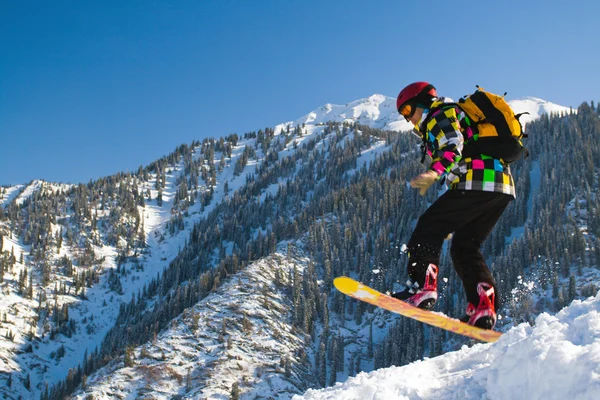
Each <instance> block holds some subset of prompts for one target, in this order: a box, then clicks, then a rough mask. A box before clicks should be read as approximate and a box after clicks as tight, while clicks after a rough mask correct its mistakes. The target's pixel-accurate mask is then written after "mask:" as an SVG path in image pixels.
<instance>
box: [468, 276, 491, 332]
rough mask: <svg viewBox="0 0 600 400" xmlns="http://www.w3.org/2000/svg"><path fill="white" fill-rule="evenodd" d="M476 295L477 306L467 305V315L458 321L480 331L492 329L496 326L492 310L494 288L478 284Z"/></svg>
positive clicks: (485, 284)
mask: <svg viewBox="0 0 600 400" xmlns="http://www.w3.org/2000/svg"><path fill="white" fill-rule="evenodd" d="M477 294H478V295H479V305H478V306H477V307H476V306H474V305H473V304H471V303H469V304H468V305H467V315H466V316H464V317H462V318H461V319H460V320H461V321H463V322H466V323H468V324H469V325H473V326H476V327H478V328H482V329H494V326H495V325H496V310H495V309H494V297H495V296H496V294H495V293H494V287H493V286H492V285H490V284H489V283H485V282H480V283H478V284H477Z"/></svg>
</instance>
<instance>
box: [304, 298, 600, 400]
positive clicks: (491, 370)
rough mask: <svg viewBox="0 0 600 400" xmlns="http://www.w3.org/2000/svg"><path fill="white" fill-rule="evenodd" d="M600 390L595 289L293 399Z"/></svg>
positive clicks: (547, 398)
mask: <svg viewBox="0 0 600 400" xmlns="http://www.w3.org/2000/svg"><path fill="white" fill-rule="evenodd" d="M598 398H600V294H599V295H597V296H596V297H595V298H588V299H587V300H585V301H580V300H575V301H574V302H573V303H572V304H571V305H570V306H569V307H566V308H564V309H563V310H562V311H560V312H559V313H558V314H556V315H555V316H553V315H549V314H542V315H540V316H539V317H537V319H536V321H535V325H534V326H533V327H531V326H529V325H528V324H521V325H519V326H517V327H515V328H512V329H511V330H510V331H508V332H507V333H505V334H504V335H503V336H502V337H501V338H500V340H499V341H498V342H496V343H494V344H479V345H476V346H473V347H471V348H468V347H466V346H465V347H464V348H463V349H462V350H460V351H456V352H451V353H447V354H444V355H442V356H439V357H436V358H432V359H425V360H423V361H417V362H415V363H412V364H409V365H405V366H403V367H391V368H386V369H381V370H378V371H374V372H372V373H361V374H359V375H357V376H356V377H354V378H350V379H348V380H347V381H346V382H344V383H338V384H336V385H335V386H334V387H330V388H327V389H323V390H309V391H308V392H306V393H305V394H304V395H303V396H295V397H294V399H295V400H300V399H307V400H309V399H310V400H317V399H321V400H325V399H331V400H363V399H371V400H392V399H399V400H400V399H406V400H408V399H410V400H437V399H440V400H441V399H444V400H451V399H456V400H479V399H494V400H513V399H528V400H535V399H539V400H563V399H573V400H596V399H598Z"/></svg>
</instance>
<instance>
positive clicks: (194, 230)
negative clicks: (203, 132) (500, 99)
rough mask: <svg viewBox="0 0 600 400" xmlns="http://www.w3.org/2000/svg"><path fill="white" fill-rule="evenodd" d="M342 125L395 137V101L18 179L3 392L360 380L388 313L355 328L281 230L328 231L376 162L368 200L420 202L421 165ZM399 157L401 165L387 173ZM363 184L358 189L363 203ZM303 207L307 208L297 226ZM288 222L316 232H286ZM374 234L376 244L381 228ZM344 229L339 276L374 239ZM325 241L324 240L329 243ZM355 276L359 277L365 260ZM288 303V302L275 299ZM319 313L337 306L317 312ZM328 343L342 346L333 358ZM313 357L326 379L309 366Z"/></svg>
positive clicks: (4, 322)
mask: <svg viewBox="0 0 600 400" xmlns="http://www.w3.org/2000/svg"><path fill="white" fill-rule="evenodd" d="M516 104H518V106H517V105H515V106H514V107H515V110H516V111H517V112H522V111H529V112H530V113H531V118H537V117H539V115H540V113H543V112H560V111H566V110H567V109H566V108H564V107H560V106H556V105H553V104H551V103H547V102H544V101H542V100H539V99H526V100H523V101H522V103H516ZM519 107H522V109H521V110H519ZM330 121H337V122H339V123H338V124H332V123H330ZM354 122H358V123H360V124H361V125H364V126H369V127H373V128H383V129H393V130H405V129H409V128H410V127H409V125H408V124H407V123H406V122H405V121H404V119H403V118H399V116H398V114H397V111H396V110H395V99H392V98H389V97H385V96H381V95H374V96H371V97H369V98H367V99H362V100H357V101H355V102H352V103H349V104H347V105H345V106H334V105H326V106H324V107H321V108H320V109H318V110H315V111H314V112H311V113H309V114H307V115H306V116H305V117H303V118H300V119H298V120H296V121H293V122H290V123H285V124H280V125H278V126H277V127H276V128H273V129H271V128H266V129H265V130H259V131H258V132H249V133H247V134H246V135H244V137H243V138H242V137H239V136H237V135H231V136H230V137H227V138H221V139H218V140H214V139H210V140H206V141H204V142H203V143H202V144H200V143H198V142H195V143H193V144H192V146H189V147H188V146H181V147H180V148H178V149H177V151H176V152H174V153H173V154H171V155H169V156H168V157H165V158H164V159H161V160H159V161H157V162H156V163H153V164H152V165H151V166H148V167H146V168H144V169H142V168H140V170H139V171H138V172H137V173H136V174H129V173H128V174H118V175H116V176H113V177H108V178H105V179H101V180H99V181H97V182H90V183H89V184H87V185H62V184H54V183H49V182H44V181H33V182H31V183H30V184H27V185H19V186H13V187H7V188H0V205H1V206H0V211H4V219H0V244H1V248H0V250H2V251H1V252H0V262H1V263H0V266H1V268H0V278H1V279H0V287H1V289H2V294H1V296H0V308H2V310H3V312H2V315H1V317H2V318H1V321H0V329H1V331H0V332H1V336H0V393H1V395H2V396H4V397H5V398H9V399H17V398H19V396H21V397H22V398H36V399H37V398H38V397H40V395H41V398H42V399H44V400H45V399H48V398H52V395H53V394H54V393H71V392H72V391H73V390H74V389H75V388H76V387H77V386H78V385H82V386H83V387H80V391H79V392H78V393H79V394H78V395H79V396H84V393H85V394H86V395H87V394H93V395H94V396H96V397H95V398H113V397H115V396H117V397H119V396H122V397H123V398H126V397H128V396H129V397H131V396H134V397H141V396H148V398H171V397H169V396H180V395H185V396H191V397H190V398H207V397H208V398H212V397H219V396H220V397H221V398H226V397H227V396H229V395H230V394H231V393H232V392H233V391H234V390H239V391H240V393H241V394H243V395H244V396H246V395H248V396H250V397H251V396H252V395H261V396H267V393H268V396H271V397H277V396H278V395H279V394H280V392H282V393H285V394H281V395H280V396H281V398H289V397H290V396H291V395H292V394H294V393H295V394H298V393H302V392H303V391H304V390H305V389H306V388H308V387H323V386H325V383H326V382H325V379H327V383H328V384H334V383H335V382H336V381H338V380H341V381H344V380H346V379H347V378H348V377H349V376H352V375H354V374H355V373H356V372H358V371H363V370H367V371H369V370H373V368H375V366H376V365H377V364H376V361H375V358H376V356H375V358H374V356H373V348H372V347H373V344H374V343H377V342H379V341H381V340H382V339H383V337H384V336H385V335H386V332H387V331H388V329H389V328H390V326H391V325H392V324H393V323H394V322H395V319H394V318H392V317H391V316H390V314H389V313H383V312H380V311H379V310H375V312H372V313H371V312H366V314H365V315H366V317H365V318H363V317H362V315H363V312H364V310H362V309H358V307H355V306H354V305H352V304H348V305H347V307H346V306H344V305H343V303H341V302H343V301H344V299H341V298H339V297H336V296H335V293H333V294H331V293H330V292H329V291H328V290H329V289H330V287H328V286H330V283H331V282H330V279H329V278H323V275H324V274H326V273H329V274H331V273H332V271H331V269H329V272H325V266H324V265H323V260H322V259H321V261H318V259H317V257H311V258H310V262H309V261H308V258H307V257H308V256H304V255H294V256H292V255H290V253H289V251H288V252H287V253H286V252H284V251H282V249H281V248H280V247H281V245H283V244H285V243H288V241H289V240H290V236H289V235H290V234H289V233H288V231H290V232H291V231H293V232H295V233H294V235H296V236H294V239H297V238H298V237H302V236H304V237H306V236H312V235H314V234H315V232H317V231H318V232H319V233H318V235H320V236H322V235H324V234H325V233H324V230H325V226H326V225H329V224H330V222H331V217H330V216H328V215H321V214H319V213H320V212H321V211H320V210H321V207H323V205H326V204H328V201H327V200H323V203H322V204H319V202H320V201H321V199H325V198H326V197H327V196H328V195H330V194H331V193H333V192H335V190H337V191H338V192H335V194H334V195H333V196H332V197H335V200H334V201H335V203H336V205H335V208H336V209H338V210H339V208H338V207H342V214H341V217H337V218H343V217H344V215H348V214H347V213H345V211H343V205H342V206H340V205H339V203H340V198H342V197H343V196H346V195H348V194H349V193H353V191H351V190H349V189H348V188H347V187H346V186H348V184H349V182H350V181H351V180H353V179H354V178H357V177H358V178H360V177H361V174H362V179H365V177H367V176H368V175H369V171H368V168H369V167H370V166H371V165H373V164H375V163H376V162H377V161H378V159H381V158H385V159H386V160H387V161H385V162H387V163H388V164H385V163H384V164H382V165H383V167H381V166H380V169H379V171H383V173H385V171H386V170H389V169H390V168H394V169H396V170H395V172H394V175H395V179H399V180H400V185H398V184H397V183H398V182H393V183H392V184H391V185H390V186H391V188H390V189H386V190H387V191H386V193H385V196H381V197H382V198H383V197H385V199H386V200H387V201H389V202H391V203H393V204H394V207H395V208H398V204H401V205H402V206H407V207H408V206H412V207H413V209H417V207H421V206H422V205H423V204H422V202H421V201H420V199H416V197H415V196H411V194H410V193H411V192H408V191H407V190H408V189H406V188H405V187H404V185H403V181H402V179H404V178H403V176H405V175H406V174H413V173H414V172H415V171H417V170H419V169H420V168H422V166H421V165H420V164H418V160H416V158H418V157H406V156H407V155H410V152H412V151H414V150H411V149H416V146H413V145H414V144H415V143H416V142H414V138H411V137H410V136H411V135H393V134H390V133H389V132H381V131H369V129H366V128H365V129H364V131H361V130H360V129H356V127H355V126H354V125H353V124H354ZM342 123H343V124H342ZM411 140H412V141H411ZM398 143H401V145H398ZM398 149H400V150H398ZM393 151H396V154H394V155H393V156H392V155H391V153H392V152H393ZM407 151H408V152H407ZM399 152H401V153H399ZM381 156H383V157H381ZM394 157H396V158H394ZM405 158H406V160H408V161H407V163H406V164H407V166H400V167H398V165H399V164H400V163H401V160H402V162H404V159H405ZM413 159H414V160H413ZM411 160H412V161H411ZM538 169H539V166H538ZM369 179H371V178H369ZM378 179H379V180H380V181H384V182H385V181H389V180H388V179H380V178H378ZM363 184H364V185H366V183H363ZM369 185H372V183H371V182H370V183H369ZM535 185H536V183H535V182H534V183H533V186H535ZM537 185H538V186H539V182H538V183H537ZM332 187H333V188H335V189H332ZM371 189H372V188H370V189H369V190H367V189H366V188H363V189H361V190H360V193H361V196H364V195H365V194H368V193H369V192H370V190H371ZM353 190H354V191H356V189H353ZM359 197H360V196H359ZM348 201H349V200H346V202H348ZM358 201H359V202H361V201H362V203H364V202H365V201H364V199H362V200H361V199H360V198H359V199H358ZM331 202H333V201H331ZM372 203H374V202H372ZM371 205H372V206H374V204H371ZM311 206H312V207H313V208H314V209H313V210H312V211H311V212H313V213H316V214H315V215H312V214H310V213H309V214H307V215H303V213H304V212H305V211H306V209H307V208H310V207H311ZM361 207H362V206H361ZM528 208H529V209H530V208H531V207H528ZM315 210H316V211H315ZM400 211H401V210H400ZM330 212H331V210H330ZM387 212H388V213H389V211H387ZM396 212H399V210H396ZM361 214H365V215H367V213H366V212H362V213H361ZM368 214H369V215H371V214H373V215H379V214H380V213H379V212H372V213H371V212H369V213H368ZM400 214H402V213H401V212H400ZM405 214H406V213H405ZM381 215H383V213H381ZM403 218H404V217H403ZM294 219H298V220H297V221H294ZM303 219H304V222H305V223H306V221H313V223H315V224H317V226H316V227H315V226H311V227H310V228H308V227H307V226H304V229H308V230H309V231H310V232H307V231H298V225H299V224H301V223H303ZM334 219H335V218H334ZM404 219H406V218H404ZM384 221H386V223H387V222H390V221H388V220H385V219H384ZM403 222H405V223H410V221H403ZM356 226H360V224H358V223H357V224H356ZM381 228H382V230H381V238H382V240H385V238H386V236H388V237H389V236H390V235H389V234H387V235H386V234H384V233H383V232H385V229H383V227H381ZM343 229H345V231H343V232H344V233H343V235H344V236H345V240H344V241H346V240H348V241H349V240H354V241H355V243H354V245H352V246H350V245H349V244H348V245H347V247H349V248H348V249H346V250H345V251H350V250H352V249H350V247H352V248H355V249H357V252H358V253H357V254H355V255H352V256H348V255H345V256H344V257H346V259H345V260H344V265H347V266H355V265H356V263H354V262H352V261H351V260H350V258H352V257H354V258H356V257H362V255H364V254H365V252H371V251H374V250H373V249H369V250H365V249H367V248H369V247H373V245H374V244H373V243H366V242H367V239H369V237H376V236H377V235H376V234H373V233H366V232H362V233H359V234H356V233H352V230H351V229H350V228H348V227H346V228H343ZM524 229H525V228H523V229H522V230H521V231H520V232H523V231H524ZM309 233H310V234H309ZM403 234H404V233H403ZM335 235H336V233H335V232H334V237H335V239H331V240H332V241H337V239H338V238H339V237H341V235H339V232H337V236H335ZM396 236H397V237H398V236H399V234H397V235H396ZM358 238H361V239H360V243H359V240H358ZM369 240H370V239H369ZM397 240H399V239H397ZM309 242H310V241H309ZM348 243H349V242H348ZM322 244H323V243H322V241H319V246H320V245H322ZM277 245H278V246H277ZM325 245H327V246H329V243H325ZM338 245H339V243H338ZM387 245H388V248H390V247H389V242H388V244H387ZM592 245H593V244H590V247H591V246H592ZM303 246H304V247H306V248H311V247H312V248H316V247H317V246H316V245H315V243H313V244H312V246H311V245H310V243H305V242H304V243H299V245H298V247H299V248H302V247H303ZM382 246H383V245H382ZM375 247H377V246H375ZM380 247H381V246H380ZM399 247H400V246H397V245H396V246H395V247H394V248H395V249H398V248H399ZM388 248H386V249H382V250H381V252H382V254H383V253H391V252H389V251H388ZM276 249H277V252H276ZM288 250H289V249H288ZM336 251H338V252H339V251H340V250H339V249H338V250H336ZM394 252H395V253H398V251H397V250H394ZM317 253H318V255H319V257H321V258H322V257H323V254H325V255H327V256H328V257H329V256H331V257H333V252H329V253H328V252H326V251H323V250H318V251H317ZM313 256H314V255H313ZM373 257H374V258H377V257H375V256H373ZM394 257H396V258H395V259H394V262H397V258H400V257H402V256H401V255H400V254H395V255H394ZM282 258H285V260H284V261H282ZM389 258H390V254H386V255H385V256H381V260H385V259H388V260H389ZM240 260H241V261H240ZM338 261H339V257H338V258H337V259H334V260H333V263H334V264H336V265H334V268H338V272H339V271H340V268H341V263H340V262H338ZM246 262H249V263H248V264H246ZM313 262H317V263H318V264H319V266H318V268H319V272H318V274H320V275H319V276H320V277H319V278H317V276H316V275H315V274H314V272H313V275H314V276H307V277H306V278H304V280H303V284H302V287H303V290H304V292H305V293H302V294H297V293H296V292H293V293H292V287H293V286H294V285H291V283H290V282H291V280H290V279H291V278H290V275H293V273H294V267H296V268H297V269H298V270H299V271H302V270H305V269H306V267H307V264H311V263H313ZM328 262H329V260H328ZM380 262H383V261H380ZM365 266H366V268H367V269H370V265H369V261H368V258H367V259H366V263H365ZM312 268H314V266H313V267H312ZM392 269H393V268H389V271H388V272H387V273H388V274H389V275H390V277H389V278H388V279H393V278H394V277H393V276H392ZM379 270H380V268H378V269H375V270H373V275H375V274H378V273H379V272H376V271H379ZM396 270H399V269H396ZM276 271H279V272H276ZM368 273H369V276H371V271H370V270H369V272H368ZM379 276H383V273H382V274H381V275H379ZM325 277H327V275H325ZM313 280H314V281H313ZM317 280H318V284H317ZM307 282H310V284H309V283H307ZM313 282H314V284H313ZM561 283H563V284H564V282H561ZM296 286H298V285H296ZM265 291H266V292H269V291H270V294H268V293H265ZM309 294H310V296H309ZM305 295H306V299H305V298H304V297H302V296H305ZM290 296H292V298H293V299H294V302H296V301H300V300H299V299H301V300H302V303H301V305H300V306H299V305H298V304H295V303H294V304H290ZM328 296H331V297H328ZM315 299H316V300H315ZM328 301H329V303H328ZM304 302H306V303H304ZM172 303H174V304H172ZM340 304H342V305H340ZM317 307H319V308H317ZM328 307H332V308H335V309H336V310H337V311H335V310H334V311H333V312H332V314H331V317H329V309H328ZM305 309H306V310H308V311H306V314H304V313H305ZM345 309H346V313H347V314H348V316H350V317H349V318H350V319H349V320H346V317H344V310H345ZM134 310H135V311H134ZM299 310H301V311H299ZM340 313H341V315H342V316H341V317H340ZM144 319H147V321H146V320H144ZM290 321H292V322H291V323H290ZM322 324H324V326H323V325H322ZM225 331H226V332H227V334H225V333H224V332H225ZM427 332H428V331H426V333H425V334H426V335H428V336H429V337H430V339H432V338H434V336H435V339H436V340H437V339H438V338H439V339H441V335H440V334H439V333H435V335H434V333H431V334H429V333H427ZM153 335H154V336H153ZM220 335H221V336H222V337H221V338H220ZM141 338H143V340H141ZM257 338H260V339H257ZM140 340H141V341H140ZM123 343H129V344H127V345H124V344H123ZM131 343H134V344H135V345H131ZM142 343H143V344H142ZM455 343H456V342H455ZM125 346H127V347H125ZM125 348H126V349H127V351H126V352H125V354H124V355H123V350H124V349H125ZM321 348H322V351H321ZM325 348H327V350H325ZM336 348H337V349H340V348H341V349H342V350H343V351H341V350H340V351H341V353H340V354H341V357H340V358H341V359H340V360H338V361H334V359H336V357H334V356H333V354H334V353H335V350H332V349H336ZM367 348H369V349H370V350H369V351H365V349H367ZM448 348H452V347H451V346H450V347H448ZM438 350H441V349H438ZM429 351H430V353H431V352H432V350H429ZM436 351H437V350H436ZM438 354H439V353H438ZM416 356H419V355H417V354H416V353H415V354H411V355H410V357H413V358H412V359H411V360H414V359H415V358H414V357H416ZM324 359H327V364H328V365H329V363H333V364H332V367H331V368H330V367H325V366H323V365H321V364H319V363H321V361H320V360H324ZM317 364H318V366H317ZM387 365H389V364H387ZM315 370H317V371H318V372H319V374H318V375H317V376H315ZM326 372H327V378H326V375H325V373H326ZM311 374H312V375H311ZM315 380H318V383H315ZM2 383H5V384H2ZM155 383H156V384H155ZM158 383H160V384H158ZM234 384H239V386H234ZM81 398H86V397H81Z"/></svg>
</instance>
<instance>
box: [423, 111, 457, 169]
mask: <svg viewBox="0 0 600 400" xmlns="http://www.w3.org/2000/svg"><path fill="white" fill-rule="evenodd" d="M460 114H463V113H462V112H461V111H460V110H459V109H458V108H456V107H448V108H445V109H441V110H438V111H434V113H433V115H432V116H431V118H429V120H428V122H427V126H426V132H425V135H427V137H426V140H427V142H429V143H430V144H431V146H430V147H431V148H430V151H431V154H430V155H431V158H432V162H431V169H432V170H433V171H435V172H436V173H437V174H438V175H440V176H441V175H444V174H446V173H448V172H449V171H450V170H451V169H452V167H453V166H454V165H455V163H456V162H458V161H459V160H460V158H461V152H462V149H463V144H464V141H465V138H464V136H463V132H462V130H461V127H460V122H459V115H460ZM463 117H464V116H463Z"/></svg>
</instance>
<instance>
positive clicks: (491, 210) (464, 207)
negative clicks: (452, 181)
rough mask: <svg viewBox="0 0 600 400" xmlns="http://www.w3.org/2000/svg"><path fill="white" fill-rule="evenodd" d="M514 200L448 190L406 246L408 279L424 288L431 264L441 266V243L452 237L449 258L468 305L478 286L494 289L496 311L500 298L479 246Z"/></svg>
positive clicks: (421, 220) (476, 297)
mask: <svg viewBox="0 0 600 400" xmlns="http://www.w3.org/2000/svg"><path fill="white" fill-rule="evenodd" d="M511 200H513V197H512V196H510V195H507V194H504V193H495V192H484V191H476V190H448V191H447V192H446V193H444V194H443V195H442V196H441V197H439V198H438V199H437V200H436V201H435V202H434V203H433V204H432V205H431V206H430V207H429V208H428V209H427V210H426V211H425V212H424V213H423V215H421V217H420V218H419V221H418V223H417V226H416V228H415V230H414V232H413V234H412V236H411V238H410V240H409V242H408V252H409V261H408V275H409V276H410V278H411V279H412V280H413V281H416V282H418V283H419V286H421V287H423V284H424V281H425V271H426V269H427V266H428V265H429V264H430V263H433V264H435V265H437V266H439V264H440V253H441V250H442V246H443V244H444V239H445V238H446V237H447V236H448V235H449V234H450V233H454V236H453V238H452V245H451V248H450V255H451V256H452V263H453V264H454V269H456V272H457V274H458V276H459V277H460V279H461V280H462V282H463V286H464V289H465V293H466V295H467V301H468V302H469V303H472V304H473V305H475V306H477V305H478V304H479V295H478V294H477V284H478V283H479V282H486V283H489V284H491V285H492V286H493V287H494V292H495V294H496V295H495V296H494V297H495V303H496V304H494V306H495V308H496V310H498V309H499V308H500V296H499V293H498V290H497V287H496V282H495V281H494V278H493V276H492V274H491V272H490V270H489V269H488V267H487V265H486V263H485V259H484V258H483V255H482V254H481V245H482V243H483V242H484V240H485V239H486V238H487V237H488V235H489V234H490V232H491V231H492V229H493V228H494V226H495V225H496V223H497V222H498V219H499V218H500V216H501V215H502V213H503V212H504V210H505V209H506V207H507V206H508V204H509V203H510V201H511Z"/></svg>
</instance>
